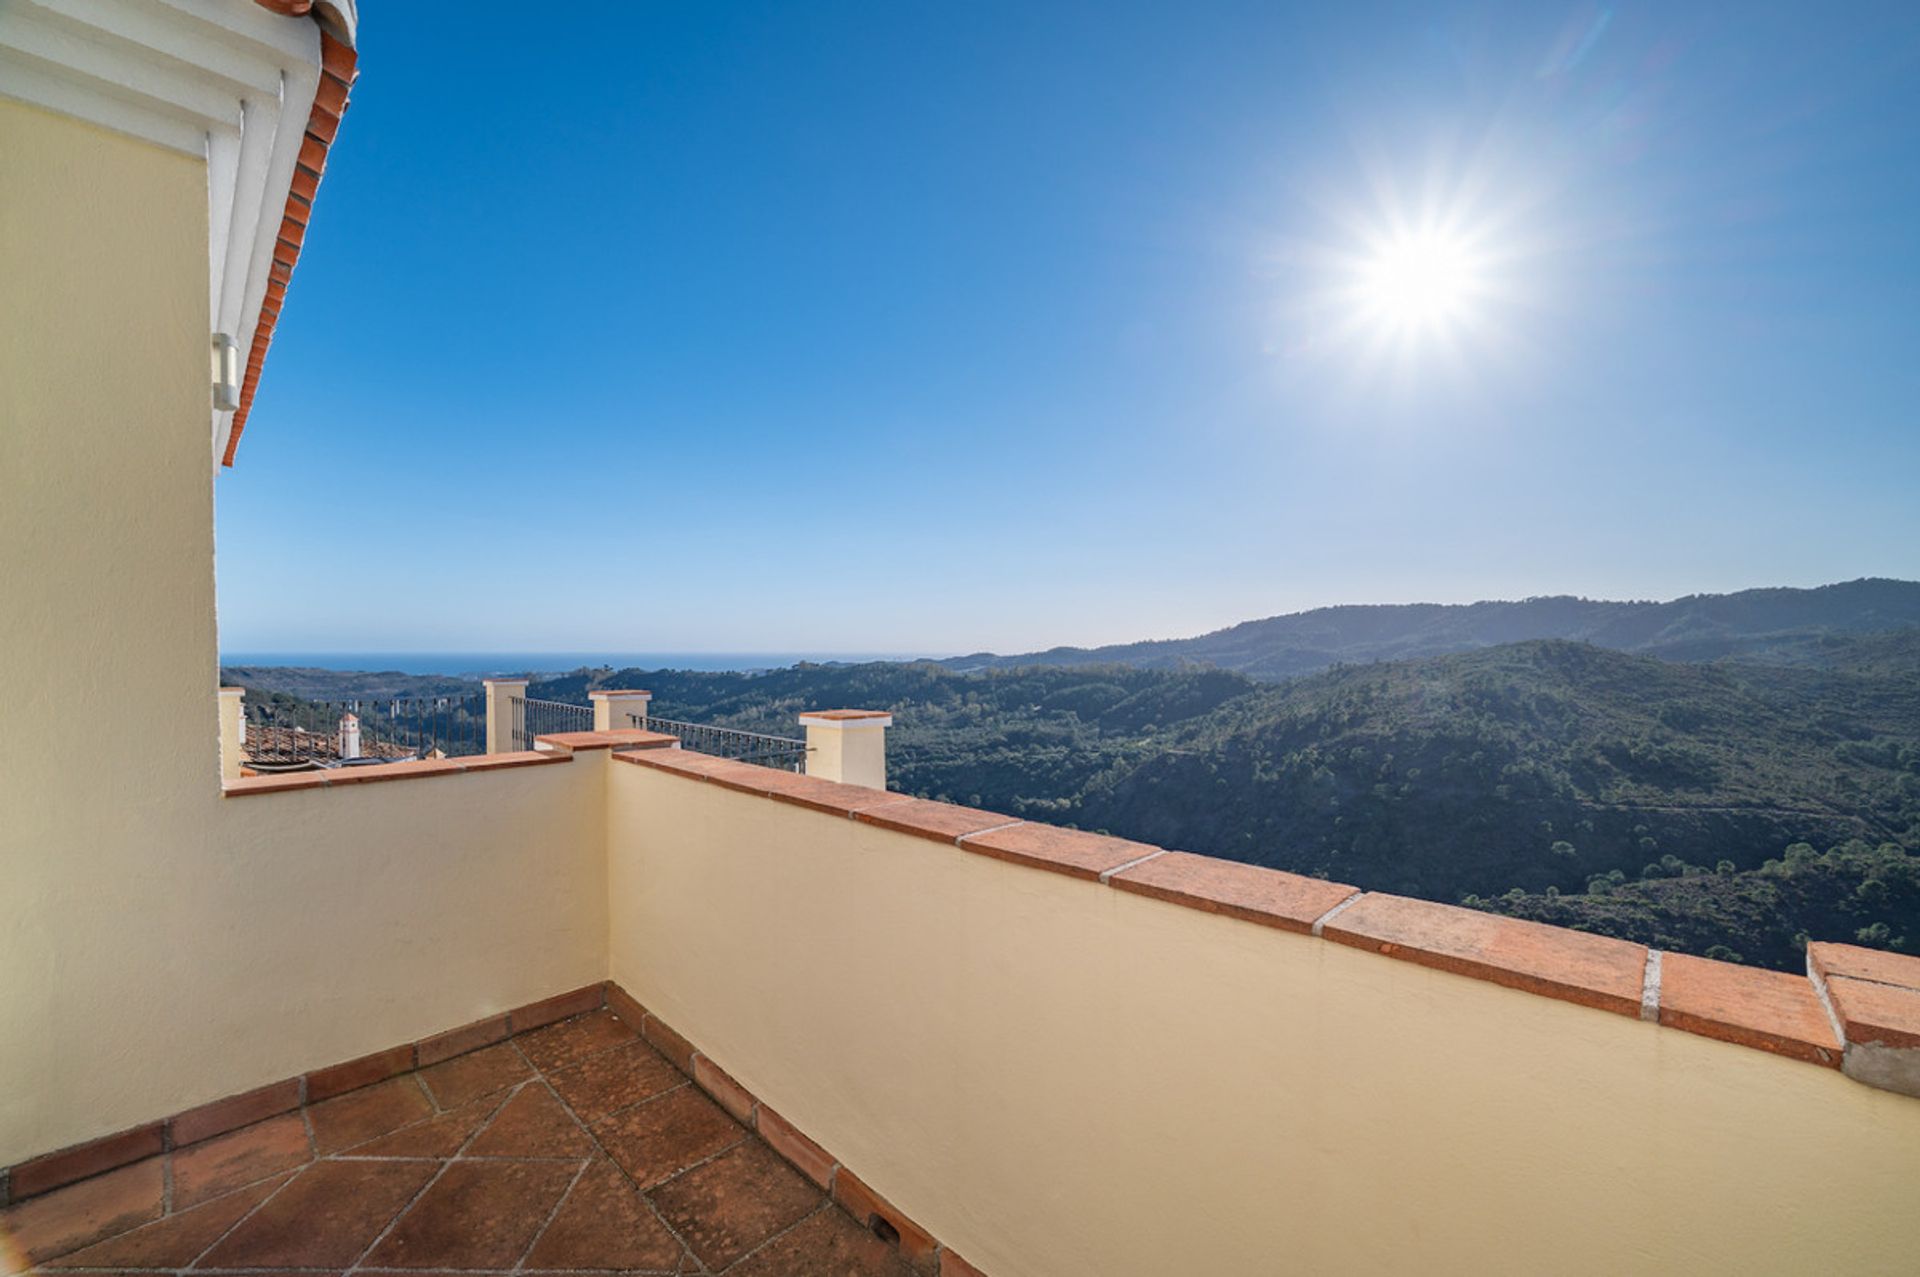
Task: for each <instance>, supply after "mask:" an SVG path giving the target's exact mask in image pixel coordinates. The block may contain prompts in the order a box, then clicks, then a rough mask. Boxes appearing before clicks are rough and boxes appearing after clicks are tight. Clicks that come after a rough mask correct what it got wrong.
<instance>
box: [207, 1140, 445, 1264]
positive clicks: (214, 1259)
mask: <svg viewBox="0 0 1920 1277" xmlns="http://www.w3.org/2000/svg"><path fill="white" fill-rule="evenodd" d="M438 1169H439V1165H438V1164H437V1163H434V1162H332V1161H327V1162H318V1163H316V1164H314V1165H313V1166H310V1167H308V1168H307V1169H306V1170H304V1171H302V1172H301V1173H300V1174H299V1175H297V1176H295V1177H294V1180H293V1182H292V1183H290V1184H288V1185H287V1186H286V1187H285V1188H283V1189H281V1190H280V1191H279V1192H278V1193H276V1194H275V1195H274V1196H273V1198H272V1199H271V1200H270V1201H268V1202H267V1204H266V1205H264V1206H262V1207H261V1208H260V1209H259V1210H257V1211H255V1212H254V1213H253V1215H252V1216H251V1217H250V1218H248V1219H247V1220H246V1221H245V1222H244V1223H242V1224H241V1225H240V1227H238V1228H236V1229H234V1230H233V1232H231V1233H229V1234H228V1235H227V1237H226V1240H224V1241H222V1242H221V1243H220V1244H219V1245H218V1246H215V1247H214V1248H213V1249H212V1250H211V1251H209V1252H208V1253H207V1256H206V1258H204V1259H203V1260H201V1261H200V1267H202V1268H253V1267H274V1268H296V1267H297V1268H341V1267H345V1266H346V1265H348V1264H351V1263H353V1261H354V1260H355V1259H357V1258H359V1256H360V1254H361V1252H362V1251H364V1250H366V1248H367V1247H368V1246H369V1245H370V1244H371V1243H372V1242H373V1239H374V1238H376V1237H378V1236H379V1235H380V1230H381V1229H383V1228H385V1227H386V1226H387V1224H388V1223H390V1222H391V1221H392V1219H393V1217H394V1216H395V1215H398V1214H399V1213H400V1212H401V1210H402V1209H404V1208H405V1206H406V1205H407V1203H408V1202H410V1201H412V1200H413V1198H414V1195H415V1194H417V1193H418V1192H419V1191H420V1190H421V1188H422V1187H424V1186H425V1184H426V1182H427V1181H428V1180H430V1179H432V1178H433V1174H434V1172H435V1171H437V1170H438Z"/></svg>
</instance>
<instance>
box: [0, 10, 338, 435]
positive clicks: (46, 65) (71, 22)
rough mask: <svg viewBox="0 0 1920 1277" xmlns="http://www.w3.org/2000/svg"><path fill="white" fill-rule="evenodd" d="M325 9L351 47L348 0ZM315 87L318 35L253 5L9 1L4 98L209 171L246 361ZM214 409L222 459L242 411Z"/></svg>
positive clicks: (218, 274) (233, 316) (210, 202)
mask: <svg viewBox="0 0 1920 1277" xmlns="http://www.w3.org/2000/svg"><path fill="white" fill-rule="evenodd" d="M316 12H317V15H318V18H319V20H320V21H321V22H325V23H326V24H327V26H328V29H329V30H330V31H331V32H332V33H333V34H334V36H335V37H336V38H338V39H340V40H342V41H343V42H345V43H348V44H351V43H352V42H353V36H354V33H355V28H356V26H357V23H358V13H357V10H356V6H355V4H354V2H353V0H326V2H323V3H321V4H319V5H316ZM319 84H320V26H319V24H318V23H317V22H316V21H314V20H313V19H311V18H289V17H285V16H283V15H281V14H277V13H273V12H270V11H269V10H267V9H264V8H262V7H261V6H260V5H258V4H255V3H254V2H253V0H0V97H8V98H13V99H15V100H17V101H21V102H26V103H28V104H30V105H32V106H36V107H40V108H42V109H44V110H48V111H53V112H56V113H58V114H61V115H68V116H72V117H74V118H76V119H80V120H85V121H86V122H87V123H89V124H94V125H98V126H99V127H101V128H105V129H111V130H113V131H115V132H117V133H124V134H127V135H129V136H132V137H136V138H139V139H141V140H142V141H146V142H151V143H153V144H154V145H156V146H162V147H166V148H167V149H169V150H173V151H177V152H180V153H181V154H185V155H191V156H195V157H197V158H200V159H204V160H205V161H206V164H207V228H208V264H207V265H208V276H207V297H208V304H209V312H210V315H211V324H212V332H216V333H226V334H228V335H229V336H231V337H232V338H233V339H234V341H235V342H236V343H237V344H238V346H239V348H240V351H241V352H242V358H243V359H244V358H245V357H246V354H247V352H250V351H251V350H252V349H253V341H254V335H255V332H256V330H257V329H258V328H259V324H260V309H261V306H262V305H263V304H264V303H265V301H266V295H267V283H268V279H269V275H270V272H271V271H272V269H273V250H274V243H275V241H276V240H277V239H278V237H279V230H280V222H281V219H282V217H283V216H284V215H285V210H286V206H287V194H288V191H289V190H290V189H291V187H292V184H293V172H294V167H295V164H296V162H297V160H298V158H299V154H300V144H301V139H302V137H303V136H304V135H305V133H306V128H307V117H308V115H309V114H310V113H311V111H312V109H313V98H314V93H315V91H316V90H317V89H318V88H319ZM211 402H212V401H211V388H210V389H209V412H210V414H211V418H212V448H213V455H214V457H215V458H216V459H217V458H219V457H220V456H221V455H222V454H223V453H224V452H225V450H226V445H227V436H228V434H229V433H230V432H231V430H232V426H233V414H232V413H231V412H222V411H218V410H215V409H213V408H212V407H211Z"/></svg>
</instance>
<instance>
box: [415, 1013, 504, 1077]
mask: <svg viewBox="0 0 1920 1277" xmlns="http://www.w3.org/2000/svg"><path fill="white" fill-rule="evenodd" d="M512 1032H513V1030H512V1028H511V1027H510V1025H509V1024H508V1022H507V1016H506V1015H505V1014H504V1013H503V1014H500V1015H492V1016H488V1017H487V1018H486V1019H484V1020H475V1021H474V1022H473V1023H472V1024H463V1025H461V1026H460V1027H459V1028H457V1029H448V1030H447V1031H446V1032H445V1033H436V1034H434V1035H433V1036H432V1037H429V1038H421V1039H420V1040H419V1041H418V1042H416V1043H414V1044H413V1046H414V1055H415V1058H416V1059H417V1060H418V1062H419V1067H421V1068H423V1069H424V1068H426V1067H427V1066H428V1065H432V1064H438V1063H440V1061H442V1060H451V1059H452V1058H453V1057H454V1056H456V1055H465V1054H466V1053H467V1052H469V1051H478V1050H479V1049H480V1048H481V1047H483V1046H492V1045H493V1044H494V1043H495V1042H504V1041H506V1040H507V1038H509V1037H510V1036H512Z"/></svg>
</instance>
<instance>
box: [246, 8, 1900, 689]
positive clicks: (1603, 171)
mask: <svg viewBox="0 0 1920 1277" xmlns="http://www.w3.org/2000/svg"><path fill="white" fill-rule="evenodd" d="M532 12H533V11H532V10H530V9H529V8H528V7H526V6H524V5H512V6H506V5H502V6H499V7H498V8H497V9H495V8H490V7H489V6H487V5H484V4H468V5H462V6H459V7H458V8H457V9H448V8H445V7H442V6H430V5H411V4H407V5H397V4H396V5H390V4H368V5H366V6H364V13H363V27H362V30H361V42H360V43H361V70H362V75H361V80H360V83H359V85H358V86H357V87H356V89H355V92H354V98H353V105H352V108H351V110H350V111H349V112H348V114H347V119H346V122H345V125H344V127H343V129H342V132H341V136H340V140H339V142H338V143H337V144H336V146H335V148H334V153H333V158H332V160H331V162H330V165H329V170H328V174H327V178H326V181H325V183H324V185H323V186H322V188H321V192H320V198H319V202H318V206H317V208H316V212H315V217H314V222H313V226H312V229H311V230H310V232H309V234H308V237H307V242H306V247H305V249H304V253H303V257H302V260H301V263H300V267H299V269H298V271H297V273H296V275H295V278H294V282H293V285H292V289H291V291H290V294H289V298H288V306H287V311H286V314H285V316H284V317H283V319H282V321H281V324H280V328H279V332H278V334H277V336H276V339H275V341H274V345H273V351H272V354H271V355H270V357H269V359H268V363H267V369H266V376H265V380H264V383H263V386H262V389H261V392H260V394H259V397H258V401H257V403H256V405H255V407H254V411H253V415H252V419H251V421H250V422H249V425H248V429H247V433H246V437H245V440H244V441H243V443H242V445H241V448H240V452H239V458H238V465H237V467H236V469H234V470H232V471H229V472H226V473H223V474H222V475H221V476H220V478H219V480H218V486H217V500H218V518H219V546H218V549H219V560H218V570H219V584H220V607H221V627H222V633H221V637H222V646H223V647H224V648H225V649H227V650H229V651H241V650H262V649H281V650H300V651H327V650H380V651H406V650H439V651H446V650H453V651H507V650H518V651H526V650H565V651H591V650H608V651H620V652H642V651H672V652H690V651H702V650H719V651H732V652H742V651H749V652H750V651H782V652H800V651H812V652H823V653H824V652H863V653H873V652H893V653H910V652H920V653H931V654H940V653H950V652H961V651H972V650H977V649H981V648H991V649H997V650H1002V651H1013V650H1024V649H1028V648H1033V647H1041V646H1050V645H1053V644H1055V643H1083V644H1092V643H1098V642H1106V641H1118V640H1128V639H1134V638H1144V637H1166V636H1176V635H1184V634H1191V633H1198V632H1201V631H1204V630H1208V629H1213V628H1217V627H1219V626H1221V625H1226V624H1231V623H1233V622H1236V621H1239V620H1244V619H1248V618H1251V617H1256V616H1265V615H1271V614H1275V613H1279V612H1287V611H1295V610H1299V609H1302V608H1308V607H1315V606H1320V605H1323V604H1331V603H1344V602H1401V601H1412V600H1437V601H1443V602H1453V601H1470V600H1473V599H1477V598H1487V597H1519V596H1526V595H1533V594H1548V593H1578V594H1585V595H1589V596H1596V597H1632V598H1647V597H1671V596H1674V595H1679V594H1685V593H1691V592H1695V591H1719V590H1727V589H1738V588H1743V587H1747V586H1753V585H1773V584H1787V585H1814V584H1820V583H1824V582H1828V581H1834V580H1842V579H1849V578H1852V577H1857V576H1863V575H1887V576H1903V577H1909V578H1912V577H1916V576H1920V499H1916V476H1920V358H1916V357H1915V354H1914V352H1915V351H1916V350H1920V236H1916V234H1915V233H1914V227H1915V226H1916V224H1920V11H1916V10H1914V9H1913V8H1912V7H1911V6H1902V5H1888V6H1884V7H1881V8H1879V9H1875V8H1873V7H1872V6H1864V5H1863V6H1847V7H1846V14H1847V20H1846V21H1844V22H1841V21H1836V20H1834V19H1835V15H1836V13H1838V12H1839V11H1838V10H1827V9H1823V8H1821V7H1818V6H1807V5H1778V6H1769V5H1762V4H1752V3H1748V4H1728V5H1714V6H1707V5H1674V4H1645V5H1620V6H1614V7H1606V6H1596V5H1591V4H1549V3H1523V4H1511V5H1463V6H1443V5H1407V6H1396V5H1362V4H1354V5H1325V4H1314V5H1300V6H1297V7H1296V6H1287V5H1281V4H1274V3H1259V4H1245V5H1236V4H1215V5H1208V4H1178V5H1175V4H1159V5H1152V6H1146V5H1141V6H1127V5H1118V4H1112V3H1103V4H1090V5H1085V6H1078V5H1066V4H1049V5H1032V4H969V5H949V6H931V5H914V6H908V5H880V4H871V5H853V4H834V3H829V4H824V5H765V6H759V5H746V4H729V5H698V4H679V5H671V6H668V5H653V4H637V5H624V6H619V7H618V8H612V7H609V8H606V9H602V10H588V9H586V8H584V7H583V8H582V9H581V10H579V11H577V12H576V11H572V10H569V11H568V13H569V14H570V15H571V17H570V20H563V19H562V18H560V17H551V18H543V19H540V20H537V21H536V20H534V19H533V17H532V16H531V15H532ZM1409 236H1412V237H1414V239H1415V240H1417V241H1418V242H1428V241H1429V240H1432V239H1433V238H1434V237H1435V236H1439V237H1443V238H1444V240H1445V242H1446V243H1447V244H1448V245H1449V246H1450V247H1449V250H1448V251H1449V252H1451V253H1452V254H1453V255H1454V258H1453V259H1452V260H1455V261H1456V264H1461V265H1460V270H1459V271H1457V272H1456V273H1455V274H1454V275H1449V276H1448V277H1447V278H1448V279H1449V280H1454V281H1455V285H1458V286H1455V285H1450V287H1452V291H1453V293H1454V294H1457V295H1456V296H1453V297H1452V304H1451V305H1450V308H1449V310H1448V313H1447V314H1446V315H1445V316H1444V317H1443V318H1440V319H1435V318H1433V317H1431V316H1428V317H1426V318H1423V319H1422V320H1421V321H1420V322H1419V323H1417V324H1414V323H1408V322H1395V321H1394V320H1393V318H1392V317H1388V318H1386V319H1383V318H1382V315H1381V313H1380V312H1379V308H1378V306H1377V305H1375V304H1374V302H1375V300H1376V299H1375V297H1374V294H1372V293H1370V292H1367V288H1368V286H1369V285H1368V281H1370V280H1374V279H1376V278H1377V271H1378V270H1379V269H1380V266H1379V263H1380V261H1381V254H1382V253H1383V252H1385V251H1390V250H1391V246H1392V245H1394V244H1397V243H1403V242H1406V241H1407V240H1408V237H1409ZM1422 237H1424V238H1422ZM1383 245H1385V246H1387V247H1386V248H1383ZM1462 272H1464V274H1463V273H1462ZM1469 275H1470V285H1459V284H1458V281H1459V279H1463V278H1466V277H1467V276H1469ZM1401 318H1402V319H1403V320H1404V317H1401Z"/></svg>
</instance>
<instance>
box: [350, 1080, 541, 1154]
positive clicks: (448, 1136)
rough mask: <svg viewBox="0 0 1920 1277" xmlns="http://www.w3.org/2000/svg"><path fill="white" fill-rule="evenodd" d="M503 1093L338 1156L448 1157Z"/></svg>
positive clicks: (488, 1114) (497, 1106)
mask: <svg viewBox="0 0 1920 1277" xmlns="http://www.w3.org/2000/svg"><path fill="white" fill-rule="evenodd" d="M505 1099H506V1097H505V1096H504V1095H498V1094H495V1095H486V1096H482V1097H481V1098H479V1099H477V1100H475V1101H473V1102H472V1103H471V1104H463V1105H461V1106H460V1107H459V1108H457V1109H454V1110H453V1111H451V1112H448V1113H442V1114H441V1115H440V1116H438V1117H436V1118H433V1119H431V1120H430V1121H425V1122H419V1123H416V1124H415V1125H413V1126H408V1127H403V1128H402V1129H400V1130H397V1131H395V1132H393V1134H391V1135H382V1136H381V1137H380V1138H378V1139H375V1140H369V1141H368V1142H367V1143H365V1144H356V1145H355V1146H354V1147H352V1148H350V1149H347V1150H346V1151H345V1152H343V1153H340V1154H338V1156H341V1157H452V1156H453V1155H454V1154H455V1153H458V1152H459V1151H460V1149H461V1147H462V1146H463V1145H464V1144H465V1143H466V1142H467V1141H468V1140H469V1139H471V1138H472V1137H473V1133H474V1132H475V1131H477V1130H479V1129H480V1127H481V1125H482V1124H483V1123H485V1122H486V1120H487V1119H488V1118H490V1117H492V1116H493V1115H494V1114H495V1113H498V1112H499V1111H500V1105H501V1103H502V1102H503V1101H504V1100H505Z"/></svg>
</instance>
